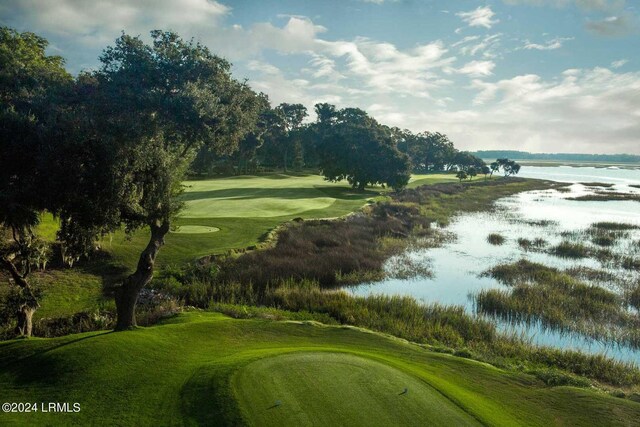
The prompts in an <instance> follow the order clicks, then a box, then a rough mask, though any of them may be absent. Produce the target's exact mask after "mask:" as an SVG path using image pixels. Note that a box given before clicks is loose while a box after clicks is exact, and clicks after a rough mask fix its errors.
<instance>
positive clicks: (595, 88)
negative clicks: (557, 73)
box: [398, 68, 640, 154]
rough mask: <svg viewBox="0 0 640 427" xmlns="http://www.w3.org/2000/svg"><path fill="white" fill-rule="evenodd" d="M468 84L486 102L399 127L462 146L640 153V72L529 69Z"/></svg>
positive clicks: (408, 121) (413, 119)
mask: <svg viewBox="0 0 640 427" xmlns="http://www.w3.org/2000/svg"><path fill="white" fill-rule="evenodd" d="M472 87H473V88H475V89H477V90H479V94H478V96H477V97H476V99H478V98H480V99H481V101H482V102H483V103H484V105H482V104H480V105H476V107H475V108H474V109H463V110H457V111H439V112H429V113H423V112H419V113H416V114H413V115H411V114H408V115H407V116H406V117H405V118H404V121H403V122H402V123H398V125H399V126H402V127H407V128H409V129H412V130H414V131H419V130H425V129H428V130H440V131H443V132H446V133H447V134H448V135H449V136H450V137H451V138H452V140H453V141H454V142H455V143H456V145H457V146H458V145H459V146H461V147H462V148H466V149H483V148H484V149H491V148H496V149H497V148H505V147H509V148H512V149H521V150H528V151H546V152H558V151H574V152H598V153H624V152H627V153H636V154H639V153H640V151H639V146H638V135H640V72H633V73H615V72H613V71H611V70H608V69H606V68H594V69H586V70H578V69H570V70H567V71H565V72H564V73H562V75H561V78H560V79H559V80H558V79H550V80H545V79H542V78H541V77H540V76H537V75H533V74H530V75H522V76H516V77H514V78H511V79H505V80H500V81H498V82H495V83H487V82H483V81H478V80H475V81H474V82H473V84H472ZM489 101H493V102H491V103H488V102H489Z"/></svg>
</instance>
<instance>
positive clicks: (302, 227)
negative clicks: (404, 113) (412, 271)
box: [220, 203, 434, 288]
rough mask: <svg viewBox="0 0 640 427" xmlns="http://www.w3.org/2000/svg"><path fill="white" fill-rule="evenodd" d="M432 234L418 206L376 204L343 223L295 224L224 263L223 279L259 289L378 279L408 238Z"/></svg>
mask: <svg viewBox="0 0 640 427" xmlns="http://www.w3.org/2000/svg"><path fill="white" fill-rule="evenodd" d="M432 234H434V231H433V230H431V229H430V221H429V220H428V219H427V218H425V217H424V216H422V215H421V214H420V212H419V209H418V208H417V207H414V206H409V205H404V204H391V203H378V204H375V205H372V206H370V207H369V208H368V211H367V212H365V213H362V214H358V215H352V216H350V217H348V218H346V219H342V220H337V221H328V220H312V221H298V222H292V223H290V224H288V225H287V226H285V227H283V228H282V229H281V230H280V231H279V232H278V234H277V238H276V243H275V245H273V246H272V247H269V248H266V249H264V250H259V251H252V252H247V253H245V254H242V255H240V256H238V257H235V258H228V259H226V260H224V261H222V262H221V266H220V269H221V272H220V275H221V280H223V281H227V282H240V283H252V284H253V285H254V286H257V287H259V288H266V287H267V286H269V285H270V284H273V283H276V282H280V281H282V280H286V279H290V278H291V279H295V280H315V281H317V282H318V283H319V284H320V285H321V286H324V287H337V286H341V285H346V284H353V283H360V282H363V281H367V280H371V279H372V278H375V279H376V280H380V279H381V278H383V277H384V268H383V267H384V263H385V261H386V260H387V259H388V258H389V257H390V256H392V255H396V254H398V255H399V254H401V253H402V252H403V250H404V249H405V248H406V246H407V244H408V239H409V238H410V237H416V238H418V237H426V236H429V235H432ZM405 239H406V240H405ZM405 270H406V269H405ZM421 273H422V271H421Z"/></svg>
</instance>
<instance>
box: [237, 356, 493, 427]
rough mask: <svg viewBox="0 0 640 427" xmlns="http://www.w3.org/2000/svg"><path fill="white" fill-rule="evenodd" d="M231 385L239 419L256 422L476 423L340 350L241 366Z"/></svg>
mask: <svg viewBox="0 0 640 427" xmlns="http://www.w3.org/2000/svg"><path fill="white" fill-rule="evenodd" d="M233 385H234V388H235V389H236V392H237V394H238V397H239V404H240V407H241V410H242V411H243V413H245V414H246V415H245V417H246V418H247V419H250V420H253V421H254V422H255V424H256V425H260V426H282V425H309V426H328V425H365V424H366V425H369V426H390V425H402V426H425V425H431V426H451V425H456V426H467V425H480V423H479V422H478V420H476V419H475V418H473V417H471V416H470V415H469V414H467V413H466V412H464V411H462V410H461V409H460V408H459V407H458V406H456V405H455V404H454V403H453V402H451V401H450V400H448V399H447V398H446V397H444V396H443V395H442V394H440V393H439V392H438V391H437V390H435V389H434V388H433V387H431V386H429V385H428V384H427V383H426V382H424V381H421V380H420V379H419V378H416V377H414V376H411V375H409V374H407V373H405V372H402V371H400V370H399V369H395V368H393V367H391V366H389V365H385V364H383V363H380V362H377V361H373V360H371V359H365V358H363V357H357V356H353V355H350V354H344V353H328V352H324V353H319V352H318V353H316V352H306V353H294V354H286V355H281V356H275V357H270V358H265V359H261V360H259V361H257V362H253V363H250V364H248V365H247V366H245V367H244V368H242V369H241V370H240V371H239V372H238V373H237V374H236V375H235V377H234V382H233ZM363 408H366V411H363Z"/></svg>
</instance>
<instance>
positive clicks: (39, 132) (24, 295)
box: [0, 27, 72, 336]
mask: <svg viewBox="0 0 640 427" xmlns="http://www.w3.org/2000/svg"><path fill="white" fill-rule="evenodd" d="M47 45H48V43H47V41H46V40H45V39H43V38H41V37H39V36H37V35H35V34H33V33H28V32H25V33H19V32H17V31H15V30H12V29H9V28H5V27H2V28H0V101H1V102H0V266H1V267H3V268H4V269H6V270H7V271H8V272H9V274H10V277H11V278H12V280H13V283H14V284H15V285H16V287H17V288H16V289H14V304H13V305H14V307H13V309H15V311H16V314H17V317H18V325H17V327H18V332H19V334H22V335H27V336H28V335H30V334H31V316H32V315H33V312H34V311H35V310H36V309H37V308H38V307H39V304H38V301H37V296H36V292H35V291H34V290H33V289H32V288H31V286H30V284H29V282H28V281H27V276H28V275H29V273H30V272H31V268H32V266H33V265H34V264H35V265H38V266H39V265H43V264H46V257H47V253H48V249H47V247H46V245H45V244H44V242H42V241H41V240H40V239H38V238H37V236H36V231H35V226H36V225H37V224H38V222H39V219H40V212H41V211H42V210H44V209H47V208H48V206H47V204H46V202H45V197H44V196H45V193H43V184H44V183H45V182H46V181H47V180H48V177H47V176H46V175H44V174H43V173H42V170H41V165H42V163H43V162H45V161H46V158H44V157H43V155H42V151H43V150H42V147H43V146H44V145H45V144H46V143H47V142H48V139H49V138H50V136H51V126H52V123H54V122H55V120H56V115H57V112H58V104H59V99H60V97H61V95H62V94H63V93H64V91H65V89H66V87H67V86H68V85H69V84H70V83H71V80H72V79H71V76H70V75H69V74H68V73H67V72H66V71H65V69H64V61H63V60H62V58H61V57H59V56H48V55H46V53H45V49H46V47H47Z"/></svg>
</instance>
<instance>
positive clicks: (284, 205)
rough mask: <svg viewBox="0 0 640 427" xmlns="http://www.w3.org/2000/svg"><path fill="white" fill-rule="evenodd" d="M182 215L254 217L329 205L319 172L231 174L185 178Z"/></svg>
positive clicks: (325, 186)
mask: <svg viewBox="0 0 640 427" xmlns="http://www.w3.org/2000/svg"><path fill="white" fill-rule="evenodd" d="M185 186H186V189H185V193H184V195H183V197H182V199H183V200H184V201H185V204H186V205H185V210H184V212H183V213H182V215H181V216H182V217H183V218H229V217H235V218H256V217H262V218H267V217H274V216H283V215H295V214H298V213H301V212H306V211H310V210H315V209H324V208H327V207H329V206H331V205H332V204H333V203H334V202H335V201H336V199H335V198H333V197H329V196H327V194H326V193H325V192H323V191H322V190H321V189H322V188H327V187H338V185H337V184H331V183H327V182H325V181H324V180H323V179H322V177H321V176H318V175H308V176H300V177H291V176H283V175H270V176H265V177H251V178H247V177H231V178H222V179H216V180H206V181H187V182H185Z"/></svg>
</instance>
